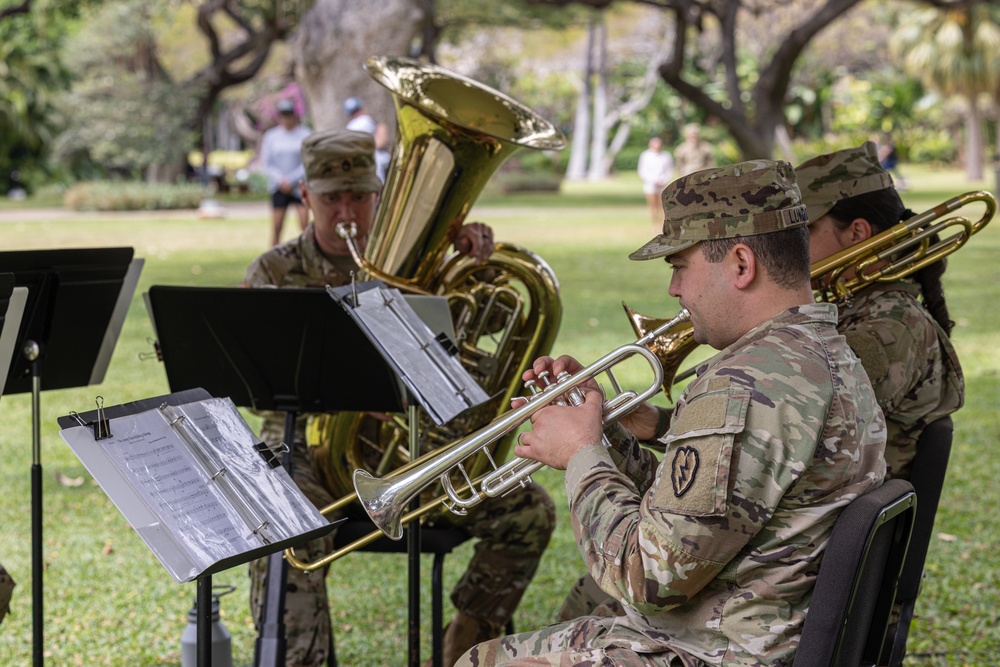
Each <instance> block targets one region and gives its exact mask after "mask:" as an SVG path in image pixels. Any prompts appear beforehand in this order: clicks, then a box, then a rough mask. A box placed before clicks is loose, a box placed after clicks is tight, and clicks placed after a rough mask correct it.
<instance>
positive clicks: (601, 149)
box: [587, 16, 608, 181]
mask: <svg viewBox="0 0 1000 667" xmlns="http://www.w3.org/2000/svg"><path fill="white" fill-rule="evenodd" d="M596 36H597V44H596V48H595V53H594V55H595V56H596V57H597V66H596V67H595V70H596V74H597V76H596V77H595V78H596V80H597V83H596V85H595V86H594V125H593V135H592V137H591V142H590V169H589V171H588V172H587V180H589V181H601V180H604V178H605V177H607V175H608V171H607V169H605V160H604V155H605V152H606V151H607V147H608V126H607V123H606V122H605V121H606V119H607V116H608V77H607V70H608V27H607V25H606V24H605V23H604V17H603V16H602V17H601V19H600V22H599V23H598V24H597V25H596Z"/></svg>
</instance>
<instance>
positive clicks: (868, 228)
mask: <svg viewBox="0 0 1000 667" xmlns="http://www.w3.org/2000/svg"><path fill="white" fill-rule="evenodd" d="M848 229H849V231H850V239H849V240H850V245H856V244H858V243H861V242H862V241H867V240H868V239H870V238H871V237H872V225H871V223H870V222H868V221H867V220H865V219H864V218H854V220H852V221H851V224H850V227H849V228H848Z"/></svg>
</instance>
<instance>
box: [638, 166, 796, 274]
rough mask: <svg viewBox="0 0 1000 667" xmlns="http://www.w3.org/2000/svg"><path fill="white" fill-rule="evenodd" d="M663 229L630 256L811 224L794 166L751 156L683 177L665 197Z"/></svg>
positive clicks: (649, 256) (654, 255) (663, 254)
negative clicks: (754, 158) (751, 157)
mask: <svg viewBox="0 0 1000 667" xmlns="http://www.w3.org/2000/svg"><path fill="white" fill-rule="evenodd" d="M661 199H662V201H663V215H664V218H663V233H662V234H660V235H659V236H657V237H655V238H654V239H653V240H652V241H650V242H649V243H647V244H646V245H644V246H642V247H641V248H639V249H638V250H636V251H635V252H633V253H632V254H630V255H629V258H630V259H635V260H643V259H656V258H658V257H669V256H670V255H673V254H674V253H677V252H680V251H681V250H685V249H687V248H690V247H691V246H693V245H694V244H696V243H698V241H707V240H711V239H729V238H734V237H737V236H753V235H756V234H767V233H768V232H778V231H781V230H783V229H792V228H794V227H801V226H802V225H804V224H806V223H807V222H808V218H806V207H805V206H803V205H802V196H801V195H800V193H799V187H798V186H797V185H796V184H795V174H794V172H793V171H792V165H790V164H788V163H787V162H776V161H774V160H751V161H749V162H740V163H738V164H732V165H729V166H726V167H715V168H712V169H704V170H702V171H696V172H694V173H693V174H688V175H687V176H683V177H681V178H678V179H677V180H676V181H674V182H673V183H671V184H670V185H668V186H667V187H666V188H664V190H663V194H662V195H661Z"/></svg>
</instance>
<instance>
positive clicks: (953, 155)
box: [900, 129, 958, 165]
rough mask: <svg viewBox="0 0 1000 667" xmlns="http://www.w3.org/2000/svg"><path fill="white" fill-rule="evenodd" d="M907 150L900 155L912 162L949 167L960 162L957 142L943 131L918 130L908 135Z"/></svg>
mask: <svg viewBox="0 0 1000 667" xmlns="http://www.w3.org/2000/svg"><path fill="white" fill-rule="evenodd" d="M900 148H904V146H901V147H900ZM905 149H906V150H905V152H904V151H902V150H901V151H900V153H901V154H902V155H903V157H904V158H905V159H907V160H909V161H910V162H917V163H920V164H933V165H949V164H955V162H956V161H957V160H958V149H957V148H956V147H955V142H954V141H953V140H952V138H951V137H950V136H948V134H947V133H946V132H944V131H942V130H921V129H918V130H917V131H914V132H909V133H907V135H906V145H905Z"/></svg>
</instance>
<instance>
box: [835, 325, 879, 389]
mask: <svg viewBox="0 0 1000 667" xmlns="http://www.w3.org/2000/svg"><path fill="white" fill-rule="evenodd" d="M844 338H846V339H847V344H848V345H849V346H850V347H851V349H852V350H854V354H856V355H858V359H860V360H861V365H862V366H864V368H865V372H866V373H868V379H869V380H871V381H872V384H874V383H876V382H878V381H880V380H881V379H882V378H884V377H885V376H886V374H887V373H888V372H889V357H888V354H887V350H886V346H885V343H883V342H882V340H881V339H880V338H879V337H878V336H876V335H875V334H873V333H871V332H868V331H847V332H846V333H845V334H844Z"/></svg>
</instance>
